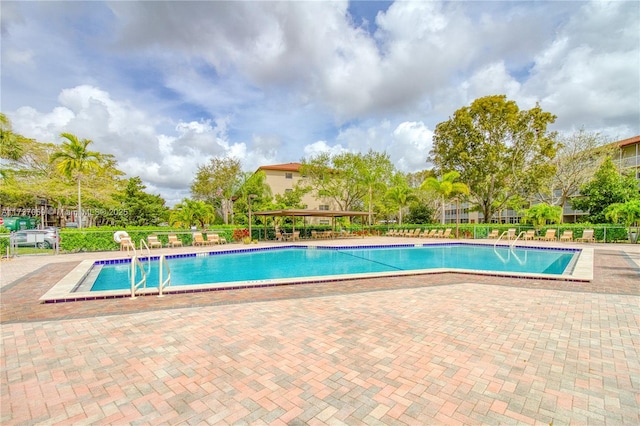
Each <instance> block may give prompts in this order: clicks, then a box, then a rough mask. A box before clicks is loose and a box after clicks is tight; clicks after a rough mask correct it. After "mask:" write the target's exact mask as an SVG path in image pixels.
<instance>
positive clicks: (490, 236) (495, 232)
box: [487, 229, 500, 239]
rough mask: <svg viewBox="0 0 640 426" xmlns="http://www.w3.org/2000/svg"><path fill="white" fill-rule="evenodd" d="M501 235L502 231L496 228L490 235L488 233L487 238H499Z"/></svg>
mask: <svg viewBox="0 0 640 426" xmlns="http://www.w3.org/2000/svg"><path fill="white" fill-rule="evenodd" d="M499 236H500V231H499V230H498V229H494V230H492V231H491V232H489V235H487V238H489V239H492V238H498V237H499Z"/></svg>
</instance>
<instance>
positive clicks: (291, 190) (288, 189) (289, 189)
mask: <svg viewBox="0 0 640 426" xmlns="http://www.w3.org/2000/svg"><path fill="white" fill-rule="evenodd" d="M284 192H293V189H291V188H287V189H285V190H284Z"/></svg>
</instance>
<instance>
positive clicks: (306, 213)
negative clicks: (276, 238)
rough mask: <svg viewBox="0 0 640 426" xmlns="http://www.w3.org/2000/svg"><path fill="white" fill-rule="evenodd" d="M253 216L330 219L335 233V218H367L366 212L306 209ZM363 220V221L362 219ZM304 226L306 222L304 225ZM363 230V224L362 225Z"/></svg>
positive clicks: (265, 226) (274, 211)
mask: <svg viewBox="0 0 640 426" xmlns="http://www.w3.org/2000/svg"><path fill="white" fill-rule="evenodd" d="M253 215H255V216H273V217H291V218H295V217H330V218H331V230H332V231H334V232H335V228H336V217H347V216H348V217H358V216H359V217H361V218H364V217H365V216H369V213H368V212H358V211H352V210H346V211H340V210H307V209H285V210H265V211H261V212H254V213H253ZM363 220H364V219H363ZM304 226H306V222H305V224H304ZM362 227H363V229H364V222H363V225H362ZM293 230H294V231H295V220H294V221H293ZM264 235H265V238H266V236H267V223H266V221H265V224H264Z"/></svg>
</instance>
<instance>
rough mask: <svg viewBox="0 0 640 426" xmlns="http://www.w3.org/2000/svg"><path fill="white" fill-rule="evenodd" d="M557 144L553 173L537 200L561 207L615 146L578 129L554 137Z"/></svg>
mask: <svg viewBox="0 0 640 426" xmlns="http://www.w3.org/2000/svg"><path fill="white" fill-rule="evenodd" d="M558 141H559V143H560V145H559V147H558V152H557V155H556V157H555V158H554V159H553V161H552V163H553V165H554V166H555V169H556V172H555V174H554V176H553V178H552V179H551V181H550V182H549V186H548V187H547V188H545V189H547V190H546V191H543V192H541V193H540V194H538V196H537V199H538V200H539V201H542V202H544V203H547V204H551V205H556V206H564V205H565V204H566V203H567V202H568V201H569V199H570V198H571V197H573V196H575V195H577V194H578V192H579V191H580V187H581V186H582V185H584V184H586V183H587V182H589V180H591V178H593V175H594V173H595V172H596V170H597V169H598V167H599V166H600V165H601V164H602V162H603V161H604V160H605V159H606V158H607V156H611V155H613V153H614V151H615V150H616V149H617V147H616V146H615V145H614V144H608V143H607V140H606V139H605V138H604V137H603V136H601V135H600V134H598V133H593V132H587V131H585V130H584V129H581V130H579V131H577V132H575V133H572V134H570V135H566V136H562V137H560V138H558Z"/></svg>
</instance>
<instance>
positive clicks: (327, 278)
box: [39, 242, 594, 303]
mask: <svg viewBox="0 0 640 426" xmlns="http://www.w3.org/2000/svg"><path fill="white" fill-rule="evenodd" d="M441 245H467V246H484V247H488V246H493V247H501V248H510V247H511V246H510V245H506V244H497V245H496V244H482V243H461V242H451V243H422V244H383V245H371V244H367V245H356V246H353V245H348V246H330V247H327V246H317V245H313V244H308V245H285V246H278V247H264V248H246V249H234V250H228V251H215V252H213V251H212V252H204V253H203V252H199V253H186V254H175V255H169V256H166V257H167V258H179V257H196V256H211V255H220V254H229V253H242V252H253V251H263V250H279V249H286V248H301V249H322V250H340V249H352V248H383V247H426V246H441ZM515 248H518V249H534V250H560V251H575V252H578V257H577V260H576V262H575V264H574V265H573V268H572V270H571V271H570V272H565V273H564V274H562V275H553V274H540V273H527V272H522V273H514V272H502V271H483V270H475V269H458V268H433V269H414V270H410V271H389V272H375V273H361V274H340V275H323V276H309V277H295V278H281V279H265V280H251V281H236V282H224V283H212V284H197V285H182V286H176V287H171V286H169V287H167V288H165V289H164V291H163V294H164V295H170V294H184V293H198V292H206V291H223V290H238V289H242V288H259V287H274V286H282V285H296V284H312V283H322V282H335V281H345V280H358V279H368V278H384V277H398V276H414V275H433V274H446V273H458V274H468V275H484V276H497V277H505V278H527V279H543V280H555V281H577V282H590V281H593V261H594V249H593V248H589V247H540V246H522V245H518V246H516V247H515ZM159 257H160V256H150V258H151V259H154V258H155V259H158V258H159ZM141 259H144V260H146V259H147V257H144V258H143V257H141ZM130 262H131V258H130V257H126V258H120V259H113V260H104V261H100V260H97V261H96V260H83V261H81V262H80V263H79V264H78V265H77V266H76V267H75V268H73V270H71V272H69V273H68V274H67V275H65V276H64V277H63V278H62V279H61V280H60V281H58V282H57V283H56V284H55V285H54V286H53V287H51V289H49V291H47V292H46V293H45V294H44V295H43V296H42V297H40V299H39V300H40V302H41V303H62V302H72V301H82V300H97V299H115V298H125V297H131V290H130V289H127V290H122V289H119V290H105V291H77V289H78V287H79V286H80V284H81V283H82V281H83V280H84V278H85V277H86V276H87V275H88V274H89V272H90V271H91V269H92V268H93V266H94V265H96V264H113V263H130ZM149 295H159V290H158V288H157V287H149V288H141V289H139V290H138V291H137V292H136V296H149Z"/></svg>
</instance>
